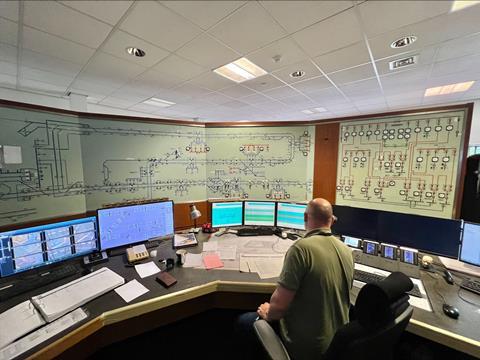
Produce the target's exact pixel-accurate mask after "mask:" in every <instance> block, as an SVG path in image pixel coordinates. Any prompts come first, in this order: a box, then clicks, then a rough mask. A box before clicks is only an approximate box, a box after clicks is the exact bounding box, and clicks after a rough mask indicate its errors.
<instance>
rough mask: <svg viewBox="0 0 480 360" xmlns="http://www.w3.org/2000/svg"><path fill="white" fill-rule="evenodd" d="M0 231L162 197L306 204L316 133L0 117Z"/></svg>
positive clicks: (13, 112)
mask: <svg viewBox="0 0 480 360" xmlns="http://www.w3.org/2000/svg"><path fill="white" fill-rule="evenodd" d="M0 121H1V124H2V131H1V132H0V145H15V146H20V147H21V151H22V158H23V162H22V163H21V164H11V165H10V164H8V165H5V166H4V167H3V168H1V167H0V226H1V225H9V224H13V223H16V222H27V221H32V220H36V219H42V218H48V217H55V216H60V215H67V214H71V213H83V212H85V211H86V210H95V209H97V208H100V207H103V206H104V205H105V204H111V203H117V202H124V201H127V200H148V199H157V198H162V197H168V198H170V199H172V200H174V201H176V202H182V201H192V200H205V199H207V198H222V199H224V198H242V199H247V198H248V199H259V200H270V199H272V200H277V199H278V200H280V199H282V200H288V199H291V200H295V201H304V200H306V199H309V198H310V197H311V192H312V181H313V180H312V177H313V148H314V144H313V141H314V138H315V134H314V131H315V130H314V129H315V128H314V126H300V127H293V126H290V127H289V126H285V127H266V128H253V127H250V128H203V127H194V126H177V125H160V124H151V123H138V122H135V123H131V122H124V121H121V122H119V121H109V120H97V119H87V118H78V117H75V116H66V115H58V114H52V113H47V112H36V111H26V110H21V109H13V108H0Z"/></svg>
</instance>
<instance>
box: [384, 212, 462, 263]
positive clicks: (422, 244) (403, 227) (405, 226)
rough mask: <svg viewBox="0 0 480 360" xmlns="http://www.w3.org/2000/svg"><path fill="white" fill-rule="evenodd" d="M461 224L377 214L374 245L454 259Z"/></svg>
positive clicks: (386, 213) (426, 218) (437, 219)
mask: <svg viewBox="0 0 480 360" xmlns="http://www.w3.org/2000/svg"><path fill="white" fill-rule="evenodd" d="M460 235H461V221H459V220H451V219H440V218H434V217H428V216H420V215H411V214H400V213H394V212H388V211H379V212H378V227H377V241H379V242H381V243H383V242H385V243H390V244H394V245H398V246H403V247H408V248H414V249H418V250H421V251H425V252H428V253H432V254H436V255H442V256H447V257H452V258H458V250H459V246H460Z"/></svg>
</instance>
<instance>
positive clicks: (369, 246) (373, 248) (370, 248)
mask: <svg viewBox="0 0 480 360" xmlns="http://www.w3.org/2000/svg"><path fill="white" fill-rule="evenodd" d="M363 246H364V249H365V253H366V254H369V255H377V253H378V250H377V244H376V243H374V242H370V241H364V242H363Z"/></svg>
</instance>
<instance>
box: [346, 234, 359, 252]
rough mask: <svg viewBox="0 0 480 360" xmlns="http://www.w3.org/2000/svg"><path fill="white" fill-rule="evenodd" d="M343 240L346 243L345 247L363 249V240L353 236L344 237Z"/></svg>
mask: <svg viewBox="0 0 480 360" xmlns="http://www.w3.org/2000/svg"><path fill="white" fill-rule="evenodd" d="M342 240H343V242H344V243H345V245H348V246H350V247H352V248H355V249H360V248H361V247H362V239H359V238H356V237H353V236H345V235H343V236H342Z"/></svg>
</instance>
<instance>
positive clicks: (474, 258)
mask: <svg viewBox="0 0 480 360" xmlns="http://www.w3.org/2000/svg"><path fill="white" fill-rule="evenodd" d="M460 261H463V262H467V263H470V264H473V265H477V266H480V224H472V223H467V222H466V223H464V225H463V240H462V249H461V251H460Z"/></svg>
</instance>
